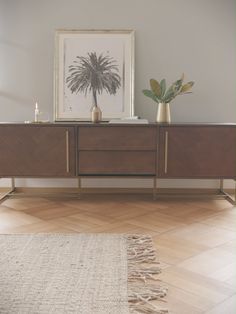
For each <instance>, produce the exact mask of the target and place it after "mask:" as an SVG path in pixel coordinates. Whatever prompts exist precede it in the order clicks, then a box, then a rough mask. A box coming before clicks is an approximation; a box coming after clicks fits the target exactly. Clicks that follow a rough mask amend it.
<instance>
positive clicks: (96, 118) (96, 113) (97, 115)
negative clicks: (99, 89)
mask: <svg viewBox="0 0 236 314" xmlns="http://www.w3.org/2000/svg"><path fill="white" fill-rule="evenodd" d="M91 120H92V122H93V123H97V122H100V121H102V111H101V109H100V108H99V107H98V106H93V107H92V110H91Z"/></svg>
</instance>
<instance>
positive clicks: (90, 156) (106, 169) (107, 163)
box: [78, 151, 156, 175]
mask: <svg viewBox="0 0 236 314" xmlns="http://www.w3.org/2000/svg"><path fill="white" fill-rule="evenodd" d="M155 159H156V154H155V152H141V151H132V152H121V151H81V152H80V153H79V165H78V169H79V175H97V174H101V175H122V174H123V175H124V174H126V175H154V174H155Z"/></svg>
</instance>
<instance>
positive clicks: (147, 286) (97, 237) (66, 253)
mask: <svg viewBox="0 0 236 314" xmlns="http://www.w3.org/2000/svg"><path fill="white" fill-rule="evenodd" d="M145 264H146V266H145ZM159 272H160V269H159V266H158V265H157V264H155V251H154V249H153V246H152V239H151V237H149V236H144V235H116V234H109V235H108V234H35V235H33V234H31V235H29V234H21V235H20V234H18V235H17V234H15V235H0V313H1V314H15V313H17V314H46V313H50V314H52V313H53V314H67V313H68V314H69V313H70V314H74V313H76V314H108V313H109V314H128V313H150V314H151V313H158V314H160V313H161V314H162V313H167V310H165V309H162V308H160V307H159V306H157V305H154V303H155V302H153V301H154V300H163V298H164V296H165V295H166V288H165V287H161V286H160V281H154V280H155V276H156V274H158V273H159ZM164 308H165V304H164Z"/></svg>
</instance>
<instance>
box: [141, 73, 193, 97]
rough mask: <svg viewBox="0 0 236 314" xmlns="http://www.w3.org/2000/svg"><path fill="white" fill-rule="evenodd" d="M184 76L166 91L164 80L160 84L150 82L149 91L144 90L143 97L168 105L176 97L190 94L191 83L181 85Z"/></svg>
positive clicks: (153, 81) (155, 81)
mask: <svg viewBox="0 0 236 314" xmlns="http://www.w3.org/2000/svg"><path fill="white" fill-rule="evenodd" d="M183 81H184V74H183V75H182V76H181V78H180V79H179V80H177V81H176V82H174V83H173V84H172V85H171V86H170V87H169V88H168V89H167V88H166V80H165V79H163V80H161V81H160V83H159V82H158V81H157V80H155V79H151V80H150V87H151V89H150V90H149V89H144V90H143V93H144V95H145V96H147V97H149V98H151V99H152V100H154V101H155V102H157V103H169V102H171V100H173V99H174V98H175V97H176V96H178V95H183V94H190V93H191V91H190V90H191V88H192V86H193V84H194V82H193V81H190V82H188V83H186V84H184V85H183Z"/></svg>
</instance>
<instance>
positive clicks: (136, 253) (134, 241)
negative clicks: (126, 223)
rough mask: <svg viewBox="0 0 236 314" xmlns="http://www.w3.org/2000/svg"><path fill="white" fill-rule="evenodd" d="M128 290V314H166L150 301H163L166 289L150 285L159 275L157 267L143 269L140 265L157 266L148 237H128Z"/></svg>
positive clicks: (159, 270) (150, 239) (159, 271)
mask: <svg viewBox="0 0 236 314" xmlns="http://www.w3.org/2000/svg"><path fill="white" fill-rule="evenodd" d="M127 242H128V290H129V307H130V313H145V314H166V313H168V310H166V309H162V308H159V307H157V306H156V305H154V304H152V303H151V301H154V300H158V301H164V302H165V300H164V299H163V298H164V297H165V296H166V293H167V288H166V287H162V286H153V285H150V283H149V281H150V280H158V279H157V278H156V277H155V275H157V274H160V273H161V269H160V267H158V266H153V265H150V266H149V267H143V266H142V264H144V263H145V264H159V263H158V262H157V261H156V252H155V250H154V249H153V242H152V238H151V237H150V236H148V235H128V236H127Z"/></svg>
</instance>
